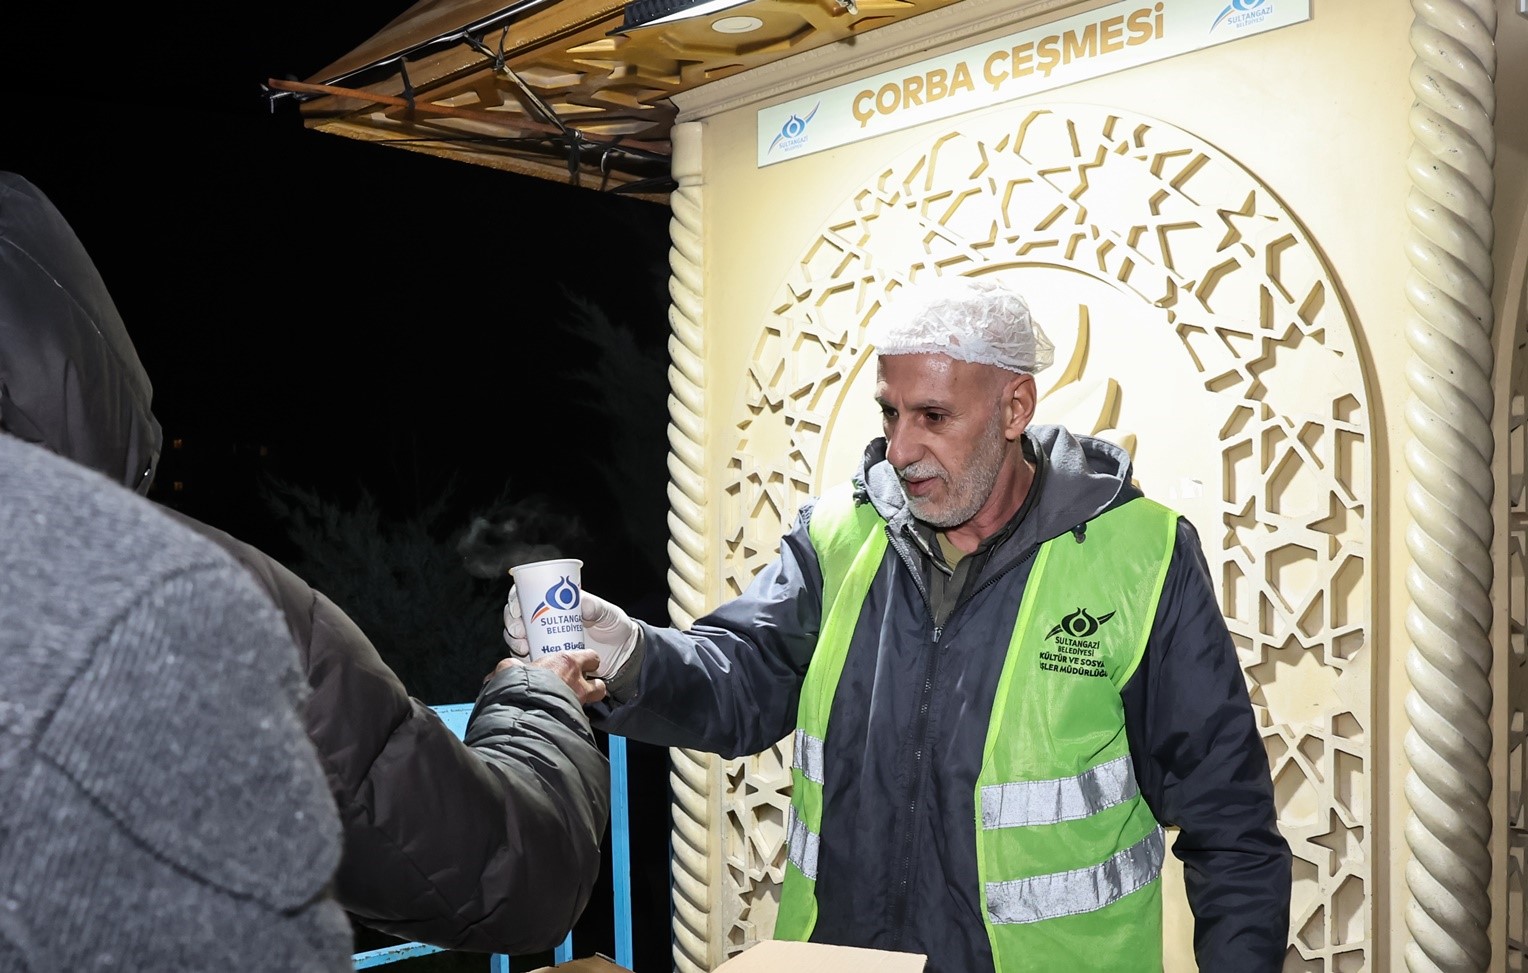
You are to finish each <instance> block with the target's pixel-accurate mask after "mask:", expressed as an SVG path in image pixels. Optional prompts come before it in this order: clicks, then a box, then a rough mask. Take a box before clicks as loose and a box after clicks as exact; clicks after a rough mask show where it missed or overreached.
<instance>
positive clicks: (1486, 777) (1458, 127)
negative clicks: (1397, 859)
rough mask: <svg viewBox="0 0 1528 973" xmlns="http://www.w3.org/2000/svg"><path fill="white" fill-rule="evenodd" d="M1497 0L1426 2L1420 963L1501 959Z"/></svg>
mask: <svg viewBox="0 0 1528 973" xmlns="http://www.w3.org/2000/svg"><path fill="white" fill-rule="evenodd" d="M1495 8H1496V4H1495V2H1494V0H1414V2H1413V3H1412V9H1413V11H1414V14H1415V17H1414V19H1413V22H1412V27H1411V45H1412V49H1413V50H1414V51H1415V53H1416V60H1415V61H1414V63H1413V65H1412V69H1411V87H1412V91H1413V92H1414V94H1415V95H1416V101H1415V102H1414V103H1413V105H1412V109H1411V130H1412V134H1413V137H1414V141H1413V144H1412V150H1411V155H1410V158H1409V159H1408V160H1407V165H1408V169H1409V172H1410V175H1411V183H1412V188H1411V192H1410V194H1409V195H1408V197H1407V201H1406V213H1407V217H1408V219H1409V223H1410V226H1409V229H1408V232H1407V236H1406V255H1407V258H1408V260H1409V263H1410V268H1409V270H1408V272H1407V276H1406V295H1407V298H1408V300H1409V301H1410V304H1411V308H1412V313H1411V315H1410V317H1409V318H1408V320H1407V322H1406V340H1407V343H1408V344H1409V345H1410V348H1411V357H1410V359H1409V361H1408V363H1407V369H1406V377H1407V383H1408V385H1409V388H1410V393H1411V394H1410V396H1409V398H1408V400H1407V403H1406V424H1407V427H1408V429H1409V432H1410V436H1409V439H1408V441H1407V443H1406V465H1407V467H1408V468H1409V469H1410V471H1411V475H1412V478H1413V479H1412V483H1411V485H1410V486H1409V487H1408V489H1407V491H1406V507H1407V510H1408V511H1409V512H1410V514H1411V524H1410V526H1409V527H1408V529H1407V532H1406V546H1407V550H1408V552H1409V553H1410V555H1411V559H1412V563H1411V566H1410V568H1409V570H1408V571H1407V575H1406V589H1407V592H1408V594H1409V595H1410V598H1411V603H1410V605H1409V607H1408V608H1407V612H1406V631H1407V634H1408V635H1409V636H1410V639H1411V646H1410V648H1409V650H1408V651H1407V655H1406V671H1407V674H1408V676H1409V677H1410V679H1411V691H1410V693H1409V695H1408V696H1407V698H1406V713H1407V716H1408V718H1409V719H1410V722H1411V728H1410V730H1409V731H1408V732H1407V734H1406V741H1405V749H1406V756H1407V759H1408V761H1409V762H1410V770H1409V772H1408V773H1407V776H1406V800H1407V804H1408V806H1409V812H1408V814H1407V817H1406V827H1405V835H1406V844H1407V846H1408V848H1409V850H1410V852H1411V860H1410V861H1409V862H1408V863H1407V865H1406V886H1407V891H1408V900H1407V903H1406V927H1407V931H1408V933H1409V934H1410V938H1409V941H1408V942H1407V944H1406V948H1405V959H1406V966H1407V969H1409V970H1411V971H1413V973H1422V971H1466V970H1481V969H1485V968H1486V966H1487V964H1488V963H1489V962H1490V959H1491V942H1490V936H1489V917H1490V915H1491V902H1490V894H1489V883H1490V877H1491V857H1490V851H1489V844H1490V837H1491V813H1490V803H1489V802H1490V796H1491V769H1490V763H1489V760H1490V752H1491V725H1490V713H1491V682H1490V674H1491V643H1490V629H1491V619H1492V612H1491V597H1490V595H1491V583H1492V564H1491V551H1490V546H1491V536H1492V531H1493V529H1494V528H1493V521H1492V510H1491V499H1492V491H1493V482H1492V476H1491V457H1492V452H1493V445H1494V440H1493V436H1492V429H1491V415H1492V406H1493V401H1492V385H1491V371H1492V363H1493V361H1492V359H1493V352H1492V346H1491V330H1492V325H1493V311H1492V305H1491V283H1492V266H1491V243H1492V222H1491V201H1492V196H1493V191H1494V182H1493V178H1492V173H1491V167H1492V163H1493V161H1494V157H1495V154H1496V145H1495V136H1494V134H1493V129H1492V126H1493V121H1494V118H1495V113H1496V112H1495V96H1494V90H1493V76H1494V74H1495V69H1496V48H1495V40H1494V36H1495V29H1496V9H1495Z"/></svg>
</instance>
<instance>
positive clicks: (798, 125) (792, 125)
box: [769, 101, 822, 152]
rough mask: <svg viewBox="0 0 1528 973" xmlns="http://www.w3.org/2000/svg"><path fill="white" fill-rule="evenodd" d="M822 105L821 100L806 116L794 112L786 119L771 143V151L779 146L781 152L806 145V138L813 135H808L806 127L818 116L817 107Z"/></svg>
mask: <svg viewBox="0 0 1528 973" xmlns="http://www.w3.org/2000/svg"><path fill="white" fill-rule="evenodd" d="M821 107H822V102H820V101H819V102H818V103H817V104H815V105H813V106H812V110H811V111H809V112H807V115H806V117H805V118H802V117H801V116H800V115H797V114H795V113H792V114H791V117H790V118H787V119H786V120H785V124H784V125H781V126H780V134H779V135H776V136H775V140H774V141H773V142H771V143H769V151H770V152H773V151H774V150H775V149H776V148H778V149H779V150H780V151H781V152H790V151H792V150H793V149H799V148H801V147H802V146H803V145H805V144H806V140H807V139H808V138H810V137H811V136H809V135H807V133H806V127H807V126H808V125H810V124H812V119H813V118H816V117H817V109H819V108H821Z"/></svg>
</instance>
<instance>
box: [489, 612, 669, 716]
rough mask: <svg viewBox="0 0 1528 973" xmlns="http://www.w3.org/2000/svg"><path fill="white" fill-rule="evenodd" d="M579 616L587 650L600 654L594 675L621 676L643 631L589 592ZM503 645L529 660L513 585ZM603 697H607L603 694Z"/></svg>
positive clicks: (629, 617) (505, 617) (523, 622)
mask: <svg viewBox="0 0 1528 973" xmlns="http://www.w3.org/2000/svg"><path fill="white" fill-rule="evenodd" d="M579 612H580V613H581V614H582V615H583V619H584V647H585V648H586V649H592V650H593V651H595V652H597V653H598V654H599V660H600V661H599V667H598V669H597V670H595V672H594V674H595V675H597V676H599V677H600V678H601V679H608V678H609V677H611V676H613V675H615V674H616V673H618V672H620V671H621V667H622V666H624V665H625V664H626V661H627V660H628V659H630V658H631V654H632V651H633V650H634V649H635V648H636V645H637V639H638V638H639V637H640V635H641V630H640V629H639V628H637V623H636V622H634V621H632V620H631V616H630V615H628V614H626V612H625V610H624V609H622V608H621V607H620V606H618V605H613V604H611V603H610V602H608V601H606V600H605V599H603V598H601V597H599V596H598V595H591V594H590V593H589V592H587V591H585V592H582V594H581V595H580V598H579ZM504 644H505V645H508V646H509V651H510V654H511V655H513V656H516V657H518V658H520V659H527V658H529V657H530V651H531V648H530V643H529V642H528V641H527V640H526V636H525V620H524V619H523V618H521V617H520V596H519V592H518V591H517V590H516V589H515V586H514V585H510V588H509V600H508V601H507V602H505V604H504ZM565 654H567V653H562V652H558V653H554V655H565ZM601 695H604V693H603V691H601Z"/></svg>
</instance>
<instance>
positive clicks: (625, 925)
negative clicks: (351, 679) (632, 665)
mask: <svg viewBox="0 0 1528 973" xmlns="http://www.w3.org/2000/svg"><path fill="white" fill-rule="evenodd" d="M472 707H473V704H472V703H450V704H447V705H444V706H435V707H432V708H433V709H434V710H435V712H436V713H437V714H438V715H439V716H440V718H441V721H442V722H444V723H445V724H446V726H447V727H449V728H450V730H451V732H452V733H455V734H456V735H457V736H458V737H464V736H466V735H467V719H468V717H470V716H471V715H472ZM609 743H610V854H611V867H610V876H611V886H612V891H613V898H614V902H613V903H612V907H613V909H612V911H614V913H615V961H616V963H617V964H618V965H620V966H624V967H626V968H627V969H631V965H632V957H631V835H630V831H629V825H630V820H629V818H630V809H629V807H628V805H627V800H626V738H625V737H618V736H612V737H610V738H609ZM439 952H441V949H440V948H439V947H438V946H426V945H425V944H423V943H399V944H397V945H396V946H385V947H383V948H381V949H369V950H367V951H366V952H364V953H356V954H355V955H354V957H353V959H354V961H355V968H356V969H358V970H365V969H370V968H371V967H374V966H386V965H388V964H389V963H397V962H400V961H402V960H408V959H414V958H416V957H419V956H428V955H430V954H431V953H439ZM572 958H573V933H572V932H569V933H568V935H567V937H566V938H565V939H563V941H562V942H561V943H559V944H558V946H557V948H556V949H555V950H554V951H553V953H552V959H553V962H556V963H566V962H568V961H569V960H571V959H572ZM488 971H489V973H510V969H509V957H508V956H505V955H503V954H502V953H494V954H493V955H492V956H490V957H489V958H488Z"/></svg>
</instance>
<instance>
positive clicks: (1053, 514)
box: [855, 425, 1141, 555]
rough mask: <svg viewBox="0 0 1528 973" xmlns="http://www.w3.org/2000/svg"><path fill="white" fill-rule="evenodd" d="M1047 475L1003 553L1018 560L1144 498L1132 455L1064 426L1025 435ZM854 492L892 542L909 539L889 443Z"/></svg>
mask: <svg viewBox="0 0 1528 973" xmlns="http://www.w3.org/2000/svg"><path fill="white" fill-rule="evenodd" d="M1025 435H1026V436H1027V437H1029V441H1030V444H1031V446H1032V447H1033V449H1034V451H1035V454H1036V455H1037V456H1041V457H1043V461H1044V466H1045V472H1044V474H1043V478H1042V480H1041V489H1040V496H1039V497H1038V498H1037V499H1036V503H1035V506H1034V508H1033V509H1032V510H1031V511H1030V512H1029V513H1028V514H1026V515H1025V517H1024V520H1023V522H1022V523H1020V524H1019V526H1018V528H1017V530H1016V532H1015V534H1014V538H1013V542H1012V543H1006V544H1005V545H1004V547H1005V548H1006V549H1007V550H1008V551H1010V552H1013V554H1015V555H1018V554H1021V553H1022V552H1024V551H1026V550H1028V549H1029V548H1032V547H1034V546H1035V545H1037V544H1041V543H1043V542H1045V541H1048V540H1050V539H1051V538H1052V537H1059V536H1060V535H1062V534H1064V533H1066V532H1067V531H1070V530H1073V529H1075V528H1077V527H1079V526H1081V525H1085V524H1086V523H1087V522H1088V521H1089V520H1092V519H1093V518H1094V517H1097V516H1098V515H1099V514H1101V513H1103V512H1104V511H1106V510H1110V509H1112V508H1114V507H1117V506H1119V505H1120V504H1122V503H1124V502H1126V501H1127V500H1132V499H1134V498H1136V497H1138V496H1140V495H1141V492H1140V489H1139V488H1138V487H1136V486H1135V484H1134V482H1133V477H1134V469H1133V467H1132V465H1131V461H1130V454H1129V453H1127V452H1125V450H1124V449H1122V448H1121V447H1119V446H1116V445H1114V444H1113V443H1111V442H1106V441H1105V440H1102V439H1095V438H1093V437H1092V436H1076V435H1073V434H1072V433H1071V432H1070V431H1068V430H1067V429H1066V427H1065V426H1038V425H1037V426H1030V427H1029V429H1028V430H1027V431H1026V432H1025ZM855 486H856V491H857V492H858V493H859V494H860V496H861V497H862V498H864V499H867V500H868V501H869V502H870V503H873V504H874V505H875V509H876V512H877V513H879V514H880V515H881V517H882V518H883V519H884V520H885V521H886V523H887V524H889V525H890V526H891V529H892V536H893V537H900V536H904V535H905V534H907V533H908V531H907V530H905V528H910V527H911V526H912V521H913V517H912V513H911V512H910V511H909V510H908V509H907V496H906V494H904V493H903V492H902V485H901V483H900V482H899V481H898V479H897V474H896V471H895V470H894V469H892V466H891V463H890V462H889V461H888V460H887V459H886V440H885V439H884V438H879V439H875V440H873V441H872V442H871V443H870V445H869V446H867V447H866V448H865V457H864V460H863V462H862V463H861V465H860V470H859V472H858V473H857V474H856V476H855Z"/></svg>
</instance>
